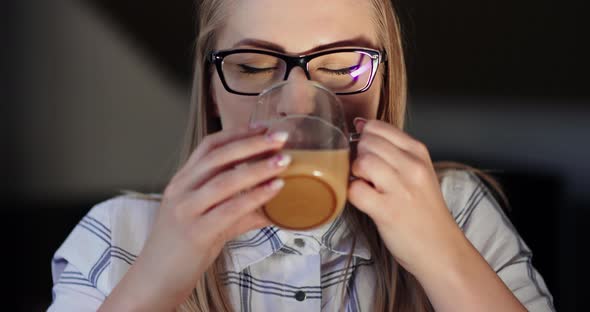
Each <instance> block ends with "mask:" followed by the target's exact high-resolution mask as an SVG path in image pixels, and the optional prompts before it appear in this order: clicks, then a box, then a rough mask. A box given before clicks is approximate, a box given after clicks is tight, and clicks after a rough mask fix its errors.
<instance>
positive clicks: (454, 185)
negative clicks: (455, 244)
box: [439, 169, 503, 225]
mask: <svg viewBox="0 0 590 312" xmlns="http://www.w3.org/2000/svg"><path fill="white" fill-rule="evenodd" d="M439 174H440V176H441V178H440V186H441V191H442V194H443V197H444V199H445V202H446V204H447V207H448V208H449V210H450V212H451V214H452V215H453V217H454V218H455V220H456V221H457V223H459V224H460V225H461V223H463V222H465V221H466V220H465V217H467V213H469V212H472V211H474V210H475V208H477V207H479V206H482V205H485V206H489V207H490V208H493V209H492V210H495V211H496V212H498V213H501V214H503V211H502V208H501V206H500V204H499V203H498V202H497V201H496V199H495V197H494V196H493V195H492V192H491V190H490V189H489V188H488V186H487V185H486V184H485V183H484V182H483V181H482V180H481V179H480V178H479V177H478V176H477V175H476V174H475V173H473V172H471V171H468V170H464V169H447V170H444V171H442V172H440V173H439Z"/></svg>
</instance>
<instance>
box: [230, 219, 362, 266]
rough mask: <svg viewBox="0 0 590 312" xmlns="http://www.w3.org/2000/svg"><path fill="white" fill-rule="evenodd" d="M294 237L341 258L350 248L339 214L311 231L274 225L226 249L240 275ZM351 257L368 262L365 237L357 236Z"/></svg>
mask: <svg viewBox="0 0 590 312" xmlns="http://www.w3.org/2000/svg"><path fill="white" fill-rule="evenodd" d="M297 236H308V237H312V238H314V239H315V240H317V241H318V242H319V243H320V244H321V246H322V247H323V248H326V249H328V250H330V251H332V252H334V253H338V254H341V255H348V254H349V253H350V250H351V249H352V247H353V246H352V245H353V233H352V231H351V230H350V227H349V224H348V222H346V221H345V218H344V217H343V216H342V215H339V216H338V217H337V218H335V219H334V221H332V222H330V223H327V224H325V225H323V226H321V227H319V228H317V229H313V230H310V231H288V230H283V229H280V228H279V227H276V226H274V225H271V226H267V227H263V228H261V229H258V230H252V231H249V232H246V233H244V234H242V235H240V236H238V237H237V238H235V239H234V240H231V241H229V242H228V243H227V244H226V245H225V247H226V251H227V253H228V255H229V256H230V258H231V260H232V262H233V263H234V266H235V269H236V270H237V271H238V272H241V271H242V270H243V269H245V268H247V267H249V266H251V265H253V264H255V263H257V262H260V261H262V260H264V259H265V258H267V257H269V256H271V255H273V254H275V253H277V252H279V251H281V249H283V247H284V246H285V242H288V241H292V239H293V238H294V237H297ZM352 255H353V256H355V257H359V258H362V259H365V260H370V259H371V254H370V252H369V247H368V242H367V241H366V238H364V237H358V236H357V238H356V245H355V246H354V251H353V253H352Z"/></svg>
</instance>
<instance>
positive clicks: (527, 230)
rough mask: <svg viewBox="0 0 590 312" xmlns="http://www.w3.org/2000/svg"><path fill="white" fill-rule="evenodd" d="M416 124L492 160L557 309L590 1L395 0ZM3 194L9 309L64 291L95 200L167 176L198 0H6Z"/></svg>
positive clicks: (584, 213) (564, 284)
mask: <svg viewBox="0 0 590 312" xmlns="http://www.w3.org/2000/svg"><path fill="white" fill-rule="evenodd" d="M395 3H396V4H397V5H398V11H399V12H398V13H399V15H400V18H401V21H402V28H403V29H404V33H405V41H406V55H407V63H408V71H409V80H410V112H409V123H408V130H409V132H410V133H412V135H414V136H415V137H416V138H418V139H419V140H421V141H423V142H425V143H426V144H427V145H428V146H429V149H430V152H431V154H432V157H433V159H435V160H456V161H461V162H465V163H467V164H470V165H473V166H476V167H478V168H482V169H487V170H490V172H492V173H493V174H494V175H495V176H496V177H497V178H498V179H499V180H500V182H502V184H503V186H504V188H505V191H506V193H507V195H508V197H509V199H510V201H511V207H512V208H511V212H510V217H511V219H512V220H513V222H514V223H515V225H516V227H517V229H518V230H519V231H520V233H521V235H522V236H523V238H524V239H525V241H526V242H527V244H528V245H529V246H530V247H531V249H532V250H533V252H534V254H535V257H534V259H533V263H534V265H535V266H536V268H537V269H538V270H539V271H540V272H541V274H542V275H543V277H544V279H545V281H546V283H547V285H548V287H549V289H550V291H551V292H552V294H553V296H554V300H555V305H556V307H557V308H558V310H559V311H575V310H576V302H577V294H578V292H580V289H582V288H581V281H582V277H581V276H582V275H583V274H586V273H587V272H585V271H583V270H585V269H583V268H582V265H580V264H578V262H579V261H578V260H581V257H580V256H579V255H578V251H577V249H578V248H577V247H578V246H582V243H581V240H582V238H585V237H587V235H588V222H587V221H586V220H588V218H587V217H588V211H589V209H590V205H589V204H590V195H589V194H588V190H590V165H589V163H588V160H589V159H590V144H589V143H590V139H589V137H590V122H589V118H590V101H589V100H590V94H589V91H588V88H587V87H586V86H587V84H588V78H587V77H588V69H589V68H588V66H587V65H588V64H587V61H586V58H587V56H588V51H587V50H586V49H585V41H587V38H588V32H587V30H588V28H587V27H586V25H584V21H583V18H584V17H585V16H583V15H587V14H586V13H584V12H587V11H585V10H583V9H582V6H581V1H580V2H575V1H559V2H558V1H556V0H540V1H539V0H537V1H533V0H497V1H467V0H449V1H433V0H425V1H410V0H398V1H396V2H395ZM3 7H4V9H2V15H3V16H2V25H1V26H2V29H3V33H5V36H3V37H4V38H7V40H3V42H2V47H3V48H2V54H1V57H2V63H1V64H2V69H3V70H6V74H3V75H2V81H1V82H2V87H1V88H0V92H1V93H2V100H1V101H2V105H1V111H0V113H2V116H3V117H4V118H3V122H2V128H1V129H0V130H2V142H3V144H2V147H1V153H0V157H1V158H0V166H1V167H0V169H1V172H2V174H1V175H0V177H2V178H1V179H0V183H2V184H1V186H2V187H1V189H2V195H3V196H2V197H3V199H4V200H3V203H4V204H3V206H2V208H0V209H1V210H0V213H1V215H0V220H2V224H1V228H2V231H3V233H2V234H3V235H2V237H3V238H4V239H5V243H4V246H5V248H4V251H3V254H2V259H3V261H4V262H5V265H4V266H3V267H4V270H3V272H4V278H5V279H4V280H5V282H4V283H3V288H6V289H5V290H4V291H3V294H7V298H8V302H9V304H8V306H9V307H11V306H13V308H12V309H10V310H11V311H40V310H44V309H45V308H46V307H47V305H48V304H49V303H50V301H51V285H52V284H51V273H50V260H51V256H52V253H53V252H54V251H55V250H56V248H57V247H58V246H59V245H60V243H61V242H62V241H63V240H64V239H65V237H66V236H67V234H68V233H69V232H70V231H71V230H72V228H73V227H74V226H75V224H76V223H77V222H78V220H79V219H80V218H81V217H82V216H83V215H84V214H85V213H86V212H87V211H88V210H89V209H90V208H91V207H92V205H94V204H96V203H98V202H100V201H102V200H104V199H107V198H109V197H111V196H114V195H116V194H117V192H118V190H120V189H135V190H141V191H159V190H161V188H162V187H163V186H164V185H165V183H166V181H167V180H168V178H169V177H170V175H171V174H172V172H173V168H174V166H175V165H176V158H177V155H178V146H179V145H180V141H181V138H182V134H183V130H184V125H185V122H186V118H187V117H186V116H187V108H188V98H189V92H190V90H189V85H190V79H191V68H192V48H193V42H194V7H193V3H192V1H189V0H182V1H168V2H163V1H131V0H101V1H90V0H86V1H74V0H55V1H33V0H22V1H8V2H7V3H5V4H4V5H3Z"/></svg>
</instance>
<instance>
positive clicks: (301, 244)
mask: <svg viewBox="0 0 590 312" xmlns="http://www.w3.org/2000/svg"><path fill="white" fill-rule="evenodd" d="M293 242H294V243H295V246H297V247H299V248H303V247H304V246H305V241H304V240H303V239H302V238H296V239H294V240H293Z"/></svg>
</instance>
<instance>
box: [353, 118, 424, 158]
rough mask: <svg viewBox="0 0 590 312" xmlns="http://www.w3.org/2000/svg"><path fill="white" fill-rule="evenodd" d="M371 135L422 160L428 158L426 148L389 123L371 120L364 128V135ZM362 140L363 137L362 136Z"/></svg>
mask: <svg viewBox="0 0 590 312" xmlns="http://www.w3.org/2000/svg"><path fill="white" fill-rule="evenodd" d="M365 133H371V134H375V135H378V136H381V137H382V138H384V139H385V140H388V141H389V142H391V143H392V144H394V145H396V146H398V147H399V148H401V149H402V150H404V151H406V152H408V153H411V154H413V155H416V156H417V157H420V158H423V159H424V158H425V157H428V158H429V156H428V149H427V148H426V146H425V145H424V144H423V143H422V142H419V141H417V140H415V139H414V138H412V137H411V136H410V135H408V134H407V133H405V132H404V131H402V130H400V129H398V128H396V127H394V126H392V125H391V124H389V123H386V122H384V121H380V120H369V121H368V122H367V123H366V124H365V126H364V127H363V134H365ZM361 139H362V135H361Z"/></svg>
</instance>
